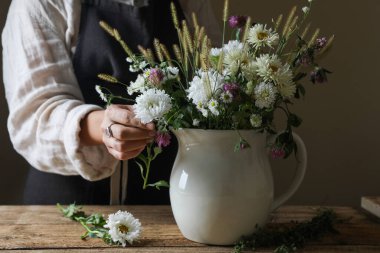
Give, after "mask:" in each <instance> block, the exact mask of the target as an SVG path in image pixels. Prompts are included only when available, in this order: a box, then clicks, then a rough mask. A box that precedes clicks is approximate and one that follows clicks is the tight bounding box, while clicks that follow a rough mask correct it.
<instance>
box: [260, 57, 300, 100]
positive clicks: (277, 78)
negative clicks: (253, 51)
mask: <svg viewBox="0 0 380 253" xmlns="http://www.w3.org/2000/svg"><path fill="white" fill-rule="evenodd" d="M255 65H256V71H257V75H258V76H260V77H262V78H263V79H264V81H265V82H273V83H275V85H276V87H277V88H278V90H279V92H280V94H281V96H282V97H284V98H292V97H293V96H294V94H295V92H296V86H295V84H294V82H293V73H292V71H291V69H290V66H289V64H287V63H285V64H282V63H281V60H280V59H279V58H278V56H277V55H268V54H264V55H261V56H259V57H257V58H256V62H255Z"/></svg>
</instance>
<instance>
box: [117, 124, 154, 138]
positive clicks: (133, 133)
mask: <svg viewBox="0 0 380 253" xmlns="http://www.w3.org/2000/svg"><path fill="white" fill-rule="evenodd" d="M110 129H111V131H112V135H113V137H114V138H116V139H118V140H123V141H127V140H128V141H133V140H141V139H151V138H153V137H154V136H155V135H156V132H155V131H154V130H149V129H146V128H136V127H127V126H124V125H120V124H113V125H112V126H111V127H110Z"/></svg>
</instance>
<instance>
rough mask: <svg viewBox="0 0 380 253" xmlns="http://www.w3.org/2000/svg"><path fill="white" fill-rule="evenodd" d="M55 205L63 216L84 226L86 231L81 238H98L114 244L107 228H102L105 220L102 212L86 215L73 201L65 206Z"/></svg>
mask: <svg viewBox="0 0 380 253" xmlns="http://www.w3.org/2000/svg"><path fill="white" fill-rule="evenodd" d="M57 207H58V209H59V210H60V211H61V213H62V214H63V216H64V217H66V218H69V219H71V220H73V221H76V222H79V223H80V224H81V225H82V226H83V227H84V228H85V230H86V232H85V233H84V234H83V235H82V236H81V239H82V240H86V239H87V238H100V239H103V241H104V242H105V243H107V244H110V245H112V244H115V242H113V241H112V239H111V236H110V234H109V233H108V229H106V228H104V225H105V224H106V220H105V219H104V217H103V215H102V214H99V213H94V214H91V215H89V216H88V215H86V214H85V213H84V212H83V211H82V207H81V206H77V205H76V204H75V203H74V204H70V205H68V206H67V207H66V208H65V207H63V206H61V205H60V204H59V203H57Z"/></svg>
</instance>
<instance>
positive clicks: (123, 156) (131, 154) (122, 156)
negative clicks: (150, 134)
mask: <svg viewBox="0 0 380 253" xmlns="http://www.w3.org/2000/svg"><path fill="white" fill-rule="evenodd" d="M107 148H108V152H109V153H110V154H111V155H112V156H113V157H115V158H116V159H118V160H121V161H125V160H129V159H133V158H136V157H137V156H138V155H139V154H140V153H141V152H142V151H143V150H144V148H142V149H137V150H132V151H128V152H120V151H117V150H115V149H113V148H110V147H107Z"/></svg>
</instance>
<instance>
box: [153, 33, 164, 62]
mask: <svg viewBox="0 0 380 253" xmlns="http://www.w3.org/2000/svg"><path fill="white" fill-rule="evenodd" d="M160 44H161V43H160V41H159V40H158V39H154V41H153V45H154V50H155V52H156V55H157V58H158V60H159V61H160V62H163V61H164V56H163V55H162V52H161V46H160Z"/></svg>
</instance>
